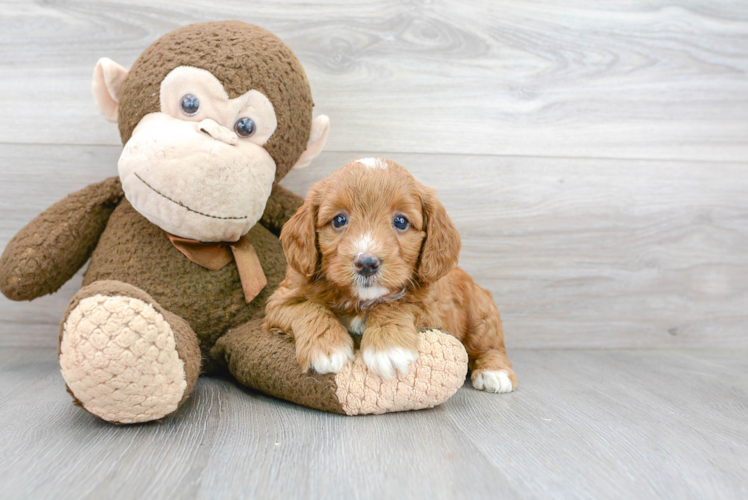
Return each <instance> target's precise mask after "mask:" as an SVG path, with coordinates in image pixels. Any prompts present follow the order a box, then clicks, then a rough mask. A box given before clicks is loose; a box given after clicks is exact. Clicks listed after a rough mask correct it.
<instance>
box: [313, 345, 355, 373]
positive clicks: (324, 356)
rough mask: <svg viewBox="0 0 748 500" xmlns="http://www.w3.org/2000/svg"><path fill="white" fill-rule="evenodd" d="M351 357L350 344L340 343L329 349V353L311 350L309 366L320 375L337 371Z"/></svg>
mask: <svg viewBox="0 0 748 500" xmlns="http://www.w3.org/2000/svg"><path fill="white" fill-rule="evenodd" d="M353 357H354V356H353V349H352V348H351V346H349V345H341V346H338V347H335V348H333V349H331V352H330V353H326V352H324V351H321V350H319V351H316V352H313V353H312V354H311V363H310V366H311V367H312V368H313V369H314V371H315V372H317V373H319V374H320V375H324V374H325V373H338V372H340V371H341V370H342V369H343V367H344V366H345V364H346V363H348V361H350V360H352V359H353Z"/></svg>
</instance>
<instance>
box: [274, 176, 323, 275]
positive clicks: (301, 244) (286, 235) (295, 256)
mask: <svg viewBox="0 0 748 500" xmlns="http://www.w3.org/2000/svg"><path fill="white" fill-rule="evenodd" d="M317 192H318V186H317V185H315V186H312V189H311V190H310V191H309V195H308V196H307V198H306V200H304V204H303V205H301V208H299V210H298V211H297V212H296V214H295V215H294V216H293V217H291V219H289V221H288V222H286V223H285V224H284V225H283V229H281V235H280V239H281V243H282V244H283V253H285V254H286V261H288V265H289V266H291V267H292V268H294V269H295V270H296V271H298V272H300V273H301V274H303V275H304V276H306V277H307V278H311V277H312V276H313V275H314V273H315V271H316V270H317V260H318V255H317V228H316V227H315V224H316V221H317V202H316V200H317V198H318V196H317Z"/></svg>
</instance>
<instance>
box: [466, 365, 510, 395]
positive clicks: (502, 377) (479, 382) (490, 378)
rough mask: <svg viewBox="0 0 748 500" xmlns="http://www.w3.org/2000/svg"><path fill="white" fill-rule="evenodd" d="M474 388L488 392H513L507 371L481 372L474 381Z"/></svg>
mask: <svg viewBox="0 0 748 500" xmlns="http://www.w3.org/2000/svg"><path fill="white" fill-rule="evenodd" d="M473 387H474V388H476V389H478V390H479V391H486V392H498V393H500V392H512V391H513V390H514V389H512V381H511V380H509V373H508V372H507V371H506V370H499V371H485V372H480V373H479V374H478V375H476V376H475V379H473Z"/></svg>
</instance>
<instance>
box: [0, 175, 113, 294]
mask: <svg viewBox="0 0 748 500" xmlns="http://www.w3.org/2000/svg"><path fill="white" fill-rule="evenodd" d="M122 196H124V193H123V192H122V185H121V184H120V181H119V179H118V178H117V177H112V178H110V179H107V180H105V181H102V182H98V183H96V184H91V185H90V186H88V187H85V188H83V189H81V190H80V191H77V192H75V193H73V194H71V195H69V196H68V197H67V198H65V199H63V200H61V201H58V202H57V203H55V204H54V205H52V206H51V207H49V208H48V209H47V210H45V211H44V212H42V213H41V214H39V215H38V216H37V217H36V218H35V219H34V220H32V221H31V222H30V223H29V224H28V225H27V226H26V227H24V228H23V229H21V231H20V232H19V233H18V234H16V235H15V236H14V237H13V239H12V240H10V243H8V246H7V247H6V248H5V251H4V252H3V255H2V257H0V291H2V292H3V294H4V295H5V296H6V297H8V298H9V299H11V300H32V299H35V298H37V297H41V296H42V295H46V294H48V293H52V292H55V291H57V290H58V289H59V288H60V287H61V286H62V285H63V284H65V282H66V281H68V280H69V279H70V278H72V277H73V275H74V274H75V273H76V271H78V269H80V268H81V267H82V266H83V264H85V263H86V261H87V260H88V258H89V257H90V256H91V253H92V252H93V250H94V248H95V247H96V243H97V242H98V241H99V237H100V236H101V233H103V232H104V228H105V227H106V224H107V221H108V220H109V216H110V215H111V213H112V211H113V210H114V208H115V207H116V206H117V204H118V203H119V201H120V200H121V199H122Z"/></svg>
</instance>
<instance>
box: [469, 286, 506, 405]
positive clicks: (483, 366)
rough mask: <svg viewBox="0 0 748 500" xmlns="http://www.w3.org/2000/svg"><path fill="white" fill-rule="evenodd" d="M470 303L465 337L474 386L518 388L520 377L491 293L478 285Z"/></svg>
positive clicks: (501, 389)
mask: <svg viewBox="0 0 748 500" xmlns="http://www.w3.org/2000/svg"><path fill="white" fill-rule="evenodd" d="M471 299H472V300H471V301H470V304H469V306H468V314H469V323H470V328H469V330H468V333H467V335H466V336H465V338H464V339H463V343H464V344H465V349H466V350H467V352H468V356H469V360H470V361H469V363H470V371H471V376H470V378H471V380H472V383H473V387H474V388H475V389H478V390H480V391H486V392H494V393H503V392H512V391H513V390H515V389H516V388H517V376H516V375H515V374H514V371H513V370H512V362H511V361H509V358H508V357H507V355H506V348H505V347H504V329H503V328H502V326H501V316H500V315H499V310H498V309H497V308H496V305H495V304H494V303H493V300H492V299H491V295H490V294H489V293H488V292H487V291H485V290H483V289H482V288H480V287H478V286H477V285H476V286H475V291H474V292H473V294H472V297H471Z"/></svg>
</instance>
